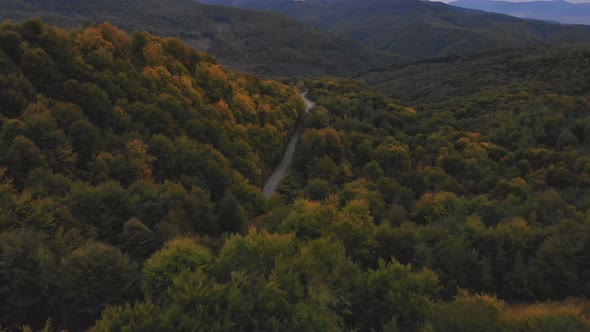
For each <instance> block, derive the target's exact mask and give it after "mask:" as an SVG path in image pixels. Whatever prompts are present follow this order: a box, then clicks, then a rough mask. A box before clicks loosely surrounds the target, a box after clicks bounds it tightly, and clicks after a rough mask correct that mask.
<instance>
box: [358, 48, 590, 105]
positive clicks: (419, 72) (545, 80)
mask: <svg viewBox="0 0 590 332" xmlns="http://www.w3.org/2000/svg"><path fill="white" fill-rule="evenodd" d="M354 76H355V77H356V78H358V79H361V80H363V81H365V82H367V83H368V84H369V85H371V86H372V87H374V88H376V89H378V90H380V91H383V92H385V93H386V94H388V95H390V96H392V97H394V98H397V99H400V100H402V101H403V102H405V103H409V104H411V105H414V106H418V107H423V108H431V107H433V106H435V105H436V104H439V103H445V102H447V101H450V100H453V101H455V102H462V101H463V100H464V99H466V98H468V97H470V96H472V95H477V94H485V93H486V92H491V91H494V90H496V89H497V88H498V87H504V86H506V87H510V86H517V87H518V88H519V89H523V88H525V89H526V91H529V92H531V93H555V94H562V95H569V96H577V95H583V96H588V92H589V91H590V80H589V79H588V77H590V48H588V47H574V48H524V49H514V50H502V51H496V52H482V53H474V54H467V55H461V56H449V57H441V58H436V59H428V60H424V61H417V62H408V63H405V64H399V65H393V66H391V67H389V68H382V69H374V70H371V71H368V72H363V73H359V74H357V75H354Z"/></svg>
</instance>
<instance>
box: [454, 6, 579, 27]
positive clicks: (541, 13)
mask: <svg viewBox="0 0 590 332" xmlns="http://www.w3.org/2000/svg"><path fill="white" fill-rule="evenodd" d="M449 5H451V6H456V7H462V8H469V9H477V10H483V11H486V12H491V13H500V14H506V15H511V16H516V17H521V18H530V19H537V20H545V21H553V22H560V23H565V24H590V4H587V3H580V4H575V3H571V2H567V1H563V0H556V1H530V2H509V1H494V0H458V1H452V2H450V3H449Z"/></svg>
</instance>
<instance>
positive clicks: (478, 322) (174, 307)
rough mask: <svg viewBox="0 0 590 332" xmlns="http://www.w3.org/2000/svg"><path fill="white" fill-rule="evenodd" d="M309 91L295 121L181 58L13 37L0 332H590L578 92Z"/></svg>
mask: <svg viewBox="0 0 590 332" xmlns="http://www.w3.org/2000/svg"><path fill="white" fill-rule="evenodd" d="M580 55H581V56H582V57H581V58H578V57H572V60H583V59H585V58H586V59H587V53H584V52H582V53H580ZM539 63H546V65H547V68H551V66H555V65H556V63H555V62H552V61H546V62H543V61H540V62H539ZM586 64H587V62H586ZM565 65H567V66H571V64H569V62H566V63H564V64H557V66H565ZM581 68H583V65H581V66H580V67H579V68H576V69H575V72H576V73H578V74H577V75H579V77H585V78H587V77H588V76H583V75H584V73H583V72H582V71H579V69H581ZM531 69H534V68H533V67H531ZM576 77H578V76H576ZM546 79H547V84H548V85H550V84H555V85H556V86H558V85H562V84H566V83H563V82H564V81H563V80H561V77H560V76H558V75H553V76H548V77H547V78H546ZM533 83H534V82H533ZM297 85H298V87H299V88H300V90H301V91H304V90H305V91H308V95H309V98H310V99H311V100H313V101H314V102H315V105H316V106H314V107H313V109H312V110H311V113H310V114H309V115H308V116H307V117H305V118H303V122H300V121H299V119H300V118H301V116H302V113H303V111H304V105H303V103H302V101H301V99H300V98H299V96H298V95H297V91H296V90H294V89H293V88H292V87H289V86H286V85H284V84H281V83H279V82H277V81H272V80H262V79H260V78H257V77H253V76H248V75H244V74H240V73H237V72H233V71H230V70H227V69H225V68H223V67H222V66H220V65H219V64H217V63H216V61H215V60H214V59H213V57H211V56H210V55H209V54H206V53H202V52H198V51H195V50H194V49H191V48H190V47H188V46H186V45H185V44H183V43H182V42H181V41H179V40H178V39H175V38H162V37H157V36H154V35H151V34H149V33H146V32H139V33H136V34H134V35H127V34H126V33H124V32H122V31H121V30H119V29H118V28H116V27H114V26H113V25H111V24H109V23H102V24H100V25H93V26H89V27H87V28H84V29H72V30H63V29H59V28H54V27H48V26H45V25H44V24H43V23H41V22H40V21H38V20H27V21H25V22H24V23H22V24H15V23H3V24H0V126H1V128H0V212H1V213H0V285H2V287H0V330H1V331H3V332H4V331H5V330H6V331H22V330H25V331H29V330H42V331H52V330H62V329H69V330H70V331H82V330H90V331H97V332H98V331H100V332H102V331H105V332H106V331H179V332H184V331H186V332H189V331H195V330H197V331H238V332H246V331H293V332H295V331H342V330H345V331H353V330H356V331H391V330H393V331H409V332H424V331H435V332H446V331H457V332H467V331H469V332H471V331H474V330H478V331H502V332H511V331H522V332H533V331H539V330H540V331H553V330H556V331H570V330H572V331H588V330H590V319H589V317H588V312H590V303H588V301H587V300H584V299H585V298H587V297H588V296H590V288H589V287H588V284H587V282H586V280H587V278H586V277H587V276H588V275H590V265H589V264H588V260H587V259H586V256H587V253H588V250H589V248H590V219H589V218H588V211H589V209H590V199H589V197H590V189H589V188H590V174H589V172H590V159H589V158H588V151H589V141H590V129H589V128H590V125H589V122H590V114H589V113H588V105H590V100H589V98H588V96H587V95H585V94H584V93H583V92H580V91H572V95H566V94H563V93H559V92H558V90H554V91H553V92H551V91H547V92H543V91H541V90H539V91H537V92H536V93H532V92H531V91H529V90H528V87H527V85H526V84H524V83H523V84H518V85H516V86H513V87H512V88H511V89H508V88H507V87H503V86H500V85H498V87H497V89H495V90H494V91H493V94H491V95H479V96H474V97H473V98H465V104H464V105H462V106H461V107H463V108H458V107H459V106H458V105H454V104H447V105H444V107H440V108H433V109H424V110H422V109H418V111H417V110H416V109H414V108H412V107H408V106H404V105H403V104H401V103H399V102H398V101H396V100H394V99H392V98H390V97H387V96H386V95H385V94H383V93H380V92H376V91H374V90H372V89H370V88H369V87H368V86H366V85H364V84H363V83H361V82H359V81H354V80H350V79H338V78H322V79H314V80H307V81H304V82H303V81H302V82H299V83H298V84H297ZM564 86H566V85H564ZM582 88H583V87H582ZM586 92H587V91H586ZM484 97H485V98H484ZM298 122H299V123H302V127H300V128H303V132H302V135H301V140H300V143H299V145H298V147H297V149H296V151H295V157H294V161H293V164H292V166H291V168H290V170H289V172H288V175H287V177H286V179H285V180H284V181H283V183H282V184H281V185H280V188H279V190H278V191H279V194H277V195H275V196H273V197H271V198H270V199H268V200H267V199H265V198H264V197H263V195H262V192H261V187H262V184H263V183H264V180H265V179H266V178H267V177H268V175H269V174H270V172H271V170H272V169H273V167H274V166H276V164H277V163H278V162H279V160H280V159H281V156H282V153H283V151H284V149H285V145H286V143H287V142H288V140H289V135H290V134H291V133H293V131H294V130H295V128H296V127H298ZM489 294H494V295H489ZM576 297H577V298H576Z"/></svg>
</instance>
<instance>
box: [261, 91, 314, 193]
mask: <svg viewBox="0 0 590 332" xmlns="http://www.w3.org/2000/svg"><path fill="white" fill-rule="evenodd" d="M306 95H307V92H304V93H302V94H300V96H301V99H303V102H305V113H304V114H303V117H302V118H301V119H300V120H299V125H298V126H297V129H295V133H293V136H291V140H290V141H289V145H287V150H286V151H285V155H284V156H283V159H282V160H281V163H280V164H279V166H278V167H277V169H275V171H274V172H273V173H272V175H271V176H270V178H269V179H268V181H267V182H266V184H265V185H264V188H263V189H262V194H263V195H264V197H266V198H270V197H271V196H272V195H273V194H274V193H275V190H276V189H277V186H278V185H279V183H280V182H281V180H282V178H283V176H284V175H285V172H286V171H287V168H289V164H290V163H291V160H293V153H295V147H296V146H297V141H299V137H300V136H301V132H302V131H303V119H304V118H305V114H307V113H309V111H310V110H311V108H312V107H313V105H314V103H313V102H312V101H311V100H309V99H307V97H306Z"/></svg>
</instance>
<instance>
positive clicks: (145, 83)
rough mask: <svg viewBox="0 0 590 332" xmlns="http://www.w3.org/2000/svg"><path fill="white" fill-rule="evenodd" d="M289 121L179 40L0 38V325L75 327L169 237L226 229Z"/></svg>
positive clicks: (256, 185) (263, 85)
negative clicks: (97, 274)
mask: <svg viewBox="0 0 590 332" xmlns="http://www.w3.org/2000/svg"><path fill="white" fill-rule="evenodd" d="M302 112H303V104H302V102H301V100H300V99H299V96H298V95H297V94H296V93H295V91H294V90H292V89H291V88H290V87H288V86H285V85H283V84H280V83H278V82H275V81H265V80H261V79H258V78H255V77H252V76H246V75H242V74H238V73H236V72H231V71H228V70H226V69H224V68H222V67H221V66H219V65H218V64H217V63H216V62H215V60H214V59H213V58H212V57H211V56H210V55H207V54H204V53H199V52H196V51H194V50H193V49H191V48H188V47H187V46H185V45H184V44H183V43H182V42H180V41H179V40H177V39H173V38H160V37H156V36H153V35H150V34H148V33H138V34H136V35H133V36H129V35H127V34H125V33H124V32H122V31H121V30H118V29H117V28H114V27H113V26H112V25H110V24H108V23H104V24H101V25H99V26H94V27H89V28H86V29H83V30H60V29H57V28H49V27H46V26H45V25H43V24H42V23H41V22H40V21H36V20H32V21H26V22H25V23H23V24H22V25H20V24H19V25H14V24H11V23H5V24H2V25H0V114H1V115H0V126H1V128H2V129H1V131H0V165H1V167H0V179H1V180H0V182H1V183H2V185H1V203H0V206H1V208H0V210H1V212H0V232H1V234H0V252H1V254H0V257H2V258H1V260H0V283H1V284H2V285H3V286H2V288H1V289H0V322H1V323H0V324H2V325H6V324H8V325H9V327H10V326H11V324H12V323H17V322H20V323H24V322H31V323H34V322H36V321H38V320H39V319H42V320H43V321H44V320H45V319H46V318H48V317H53V318H54V322H55V323H57V324H63V325H64V326H67V327H69V328H71V329H73V330H80V329H81V328H82V327H87V326H88V325H89V324H90V323H92V322H93V320H94V319H96V317H97V316H98V314H100V312H101V310H102V309H103V308H104V305H105V304H108V303H110V304H115V303H125V302H128V301H132V300H133V299H134V298H135V297H136V296H137V290H138V289H137V284H136V283H135V282H134V280H136V279H135V278H136V277H135V275H136V273H137V269H136V268H137V265H136V263H135V262H137V263H138V264H139V265H141V263H142V262H143V260H144V259H145V258H146V257H148V256H149V255H150V254H151V253H152V252H153V251H155V250H157V249H158V248H160V247H161V245H162V243H163V242H164V241H165V240H166V239H168V238H171V237H174V236H176V235H178V234H186V233H199V234H202V235H210V236H217V235H218V234H220V233H222V232H235V231H239V230H240V229H241V226H242V223H243V222H244V221H245V220H246V218H251V217H253V216H257V215H260V214H262V213H264V212H265V211H266V208H267V206H266V203H265V200H264V198H263V196H262V193H261V190H260V188H261V187H262V185H263V183H264V180H265V178H266V176H267V175H268V174H269V173H270V172H271V171H272V167H274V165H275V164H277V163H278V162H279V161H280V159H281V157H282V147H283V146H285V145H286V143H287V141H288V138H289V134H290V132H292V131H293V130H294V129H295V125H296V121H297V119H298V118H299V114H300V113H302ZM238 202H239V203H238ZM113 246H116V247H117V248H119V249H115V247H113ZM120 250H124V251H125V252H126V253H127V254H128V255H129V256H123V254H122V252H121V251H120ZM110 259H113V260H114V261H111V260H110ZM101 270H104V272H105V273H108V276H106V275H104V278H107V279H100V278H99V279H100V280H94V279H92V278H90V277H89V276H90V275H92V273H95V272H98V271H101ZM23 273H24V274H23ZM89 278H90V279H89ZM95 287H97V288H95ZM56 319H57V320H56Z"/></svg>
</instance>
